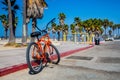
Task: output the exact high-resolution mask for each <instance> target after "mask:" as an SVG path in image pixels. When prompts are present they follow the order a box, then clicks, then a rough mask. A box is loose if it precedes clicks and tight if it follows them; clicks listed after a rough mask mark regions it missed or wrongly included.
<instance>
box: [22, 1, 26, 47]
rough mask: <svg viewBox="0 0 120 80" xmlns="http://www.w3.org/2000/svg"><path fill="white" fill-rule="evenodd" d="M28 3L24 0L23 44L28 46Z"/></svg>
mask: <svg viewBox="0 0 120 80" xmlns="http://www.w3.org/2000/svg"><path fill="white" fill-rule="evenodd" d="M26 3H27V0H23V4H24V7H23V29H22V44H24V45H26V44H27V24H26Z"/></svg>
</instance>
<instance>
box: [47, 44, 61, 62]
mask: <svg viewBox="0 0 120 80" xmlns="http://www.w3.org/2000/svg"><path fill="white" fill-rule="evenodd" d="M47 48H49V50H47V51H46V53H48V55H49V58H50V62H51V63H53V64H58V63H59V62H60V53H59V51H58V49H57V48H56V47H55V46H54V45H53V44H50V45H49V47H47ZM51 49H53V51H52V50H51ZM51 51H52V52H51Z"/></svg>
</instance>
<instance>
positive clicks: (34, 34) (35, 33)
mask: <svg viewBox="0 0 120 80" xmlns="http://www.w3.org/2000/svg"><path fill="white" fill-rule="evenodd" d="M40 35H41V32H39V31H36V32H32V33H31V35H30V36H31V37H38V36H40Z"/></svg>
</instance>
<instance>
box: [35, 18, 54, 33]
mask: <svg viewBox="0 0 120 80" xmlns="http://www.w3.org/2000/svg"><path fill="white" fill-rule="evenodd" d="M55 19H56V18H53V19H52V20H50V21H49V22H48V23H47V25H46V28H45V29H44V30H41V29H40V28H38V27H37V26H35V27H36V28H37V29H38V30H39V31H40V32H45V33H47V31H46V30H47V28H48V25H49V24H50V23H52V22H54V20H55Z"/></svg>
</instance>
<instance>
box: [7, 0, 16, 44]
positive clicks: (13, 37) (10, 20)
mask: <svg viewBox="0 0 120 80" xmlns="http://www.w3.org/2000/svg"><path fill="white" fill-rule="evenodd" d="M7 1H8V13H9V28H10V37H9V43H15V36H14V33H13V25H12V24H13V19H12V9H11V2H10V0H7Z"/></svg>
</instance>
